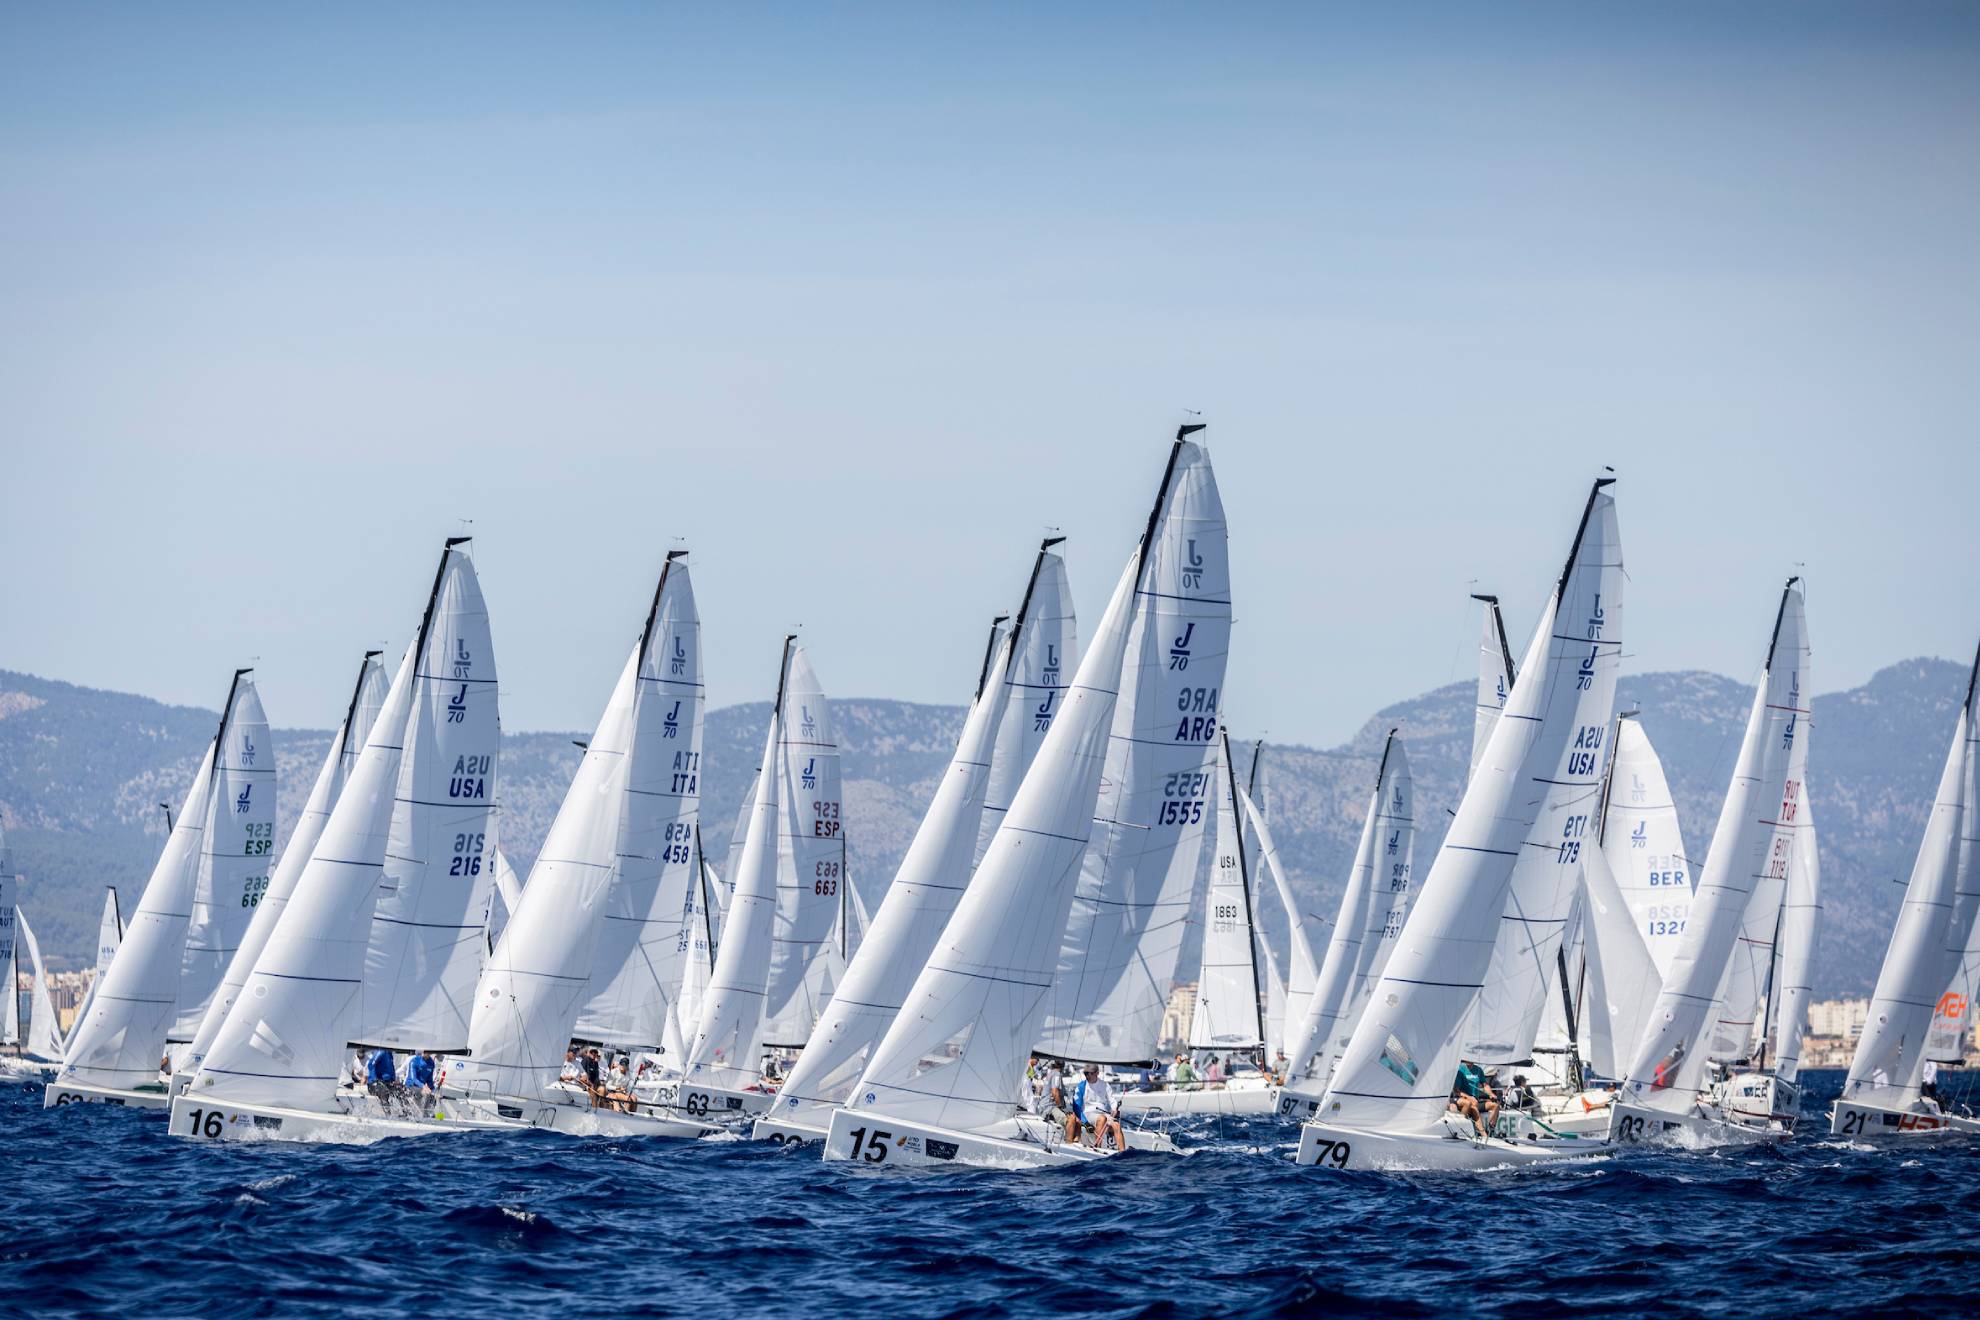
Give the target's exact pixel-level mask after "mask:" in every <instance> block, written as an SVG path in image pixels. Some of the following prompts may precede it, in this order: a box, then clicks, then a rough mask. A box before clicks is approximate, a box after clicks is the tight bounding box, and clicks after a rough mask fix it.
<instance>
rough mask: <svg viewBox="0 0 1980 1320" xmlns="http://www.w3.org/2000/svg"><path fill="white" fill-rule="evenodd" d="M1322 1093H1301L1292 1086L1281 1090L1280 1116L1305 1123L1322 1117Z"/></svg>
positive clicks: (1278, 1110)
mask: <svg viewBox="0 0 1980 1320" xmlns="http://www.w3.org/2000/svg"><path fill="white" fill-rule="evenodd" d="M1322 1094H1323V1093H1322V1092H1320V1091H1300V1090H1295V1089H1294V1088H1293V1087H1290V1086H1282V1087H1280V1088H1279V1104H1278V1109H1277V1112H1278V1115H1279V1117H1280V1118H1289V1119H1292V1120H1293V1121H1294V1122H1298V1123H1304V1122H1307V1121H1308V1120H1309V1119H1315V1118H1318V1117H1320V1098H1321V1095H1322Z"/></svg>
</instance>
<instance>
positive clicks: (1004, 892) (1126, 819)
mask: <svg viewBox="0 0 1980 1320" xmlns="http://www.w3.org/2000/svg"><path fill="white" fill-rule="evenodd" d="M1201 429H1202V427H1201V425H1200V424H1191V425H1187V426H1184V427H1182V428H1181V429H1180V430H1179V431H1178V432H1177V435H1176V440H1175V444H1174V446H1173V447H1172V448H1171V450H1170V452H1169V461H1168V465H1167V466H1166V468H1165V469H1164V471H1163V476H1162V483H1161V486H1160V488H1159V489H1158V490H1157V492H1156V498H1155V504H1154V507H1153V508H1152V509H1151V510H1150V512H1149V516H1148V525H1147V530H1146V531H1145V532H1144V533H1143V536H1142V539H1141V544H1140V546H1139V547H1137V549H1136V550H1135V553H1134V554H1133V555H1132V556H1131V557H1130V559H1129V561H1128V564H1127V568H1126V571H1125V572H1124V573H1123V574H1122V577H1121V580H1120V582H1119V584H1118V585H1117V586H1116V587H1115V590H1114V592H1113V595H1112V598H1111V599H1110V601H1109V603H1108V606H1107V610H1106V613H1105V615H1104V616H1103V617H1102V619H1101V622H1100V626H1099V627H1098V629H1097V630H1096V631H1095V633H1094V636H1093V640H1092V643H1091V644H1090V646H1089V647H1088V649H1087V651H1086V654H1085V655H1084V656H1083V657H1082V658H1081V660H1080V664H1079V668H1078V671H1077V673H1076V674H1075V676H1074V679H1073V683H1072V687H1071V688H1070V689H1069V690H1068V691H1067V693H1066V696H1065V700H1064V702H1063V704H1062V706H1061V707H1060V710H1059V713H1058V715H1057V716H1056V717H1055V718H1054V720H1053V721H1052V726H1051V729H1050V730H1049V731H1048V732H1047V733H1046V735H1045V742H1044V745H1043V746H1042V747H1040V748H1039V750H1038V755H1037V758H1036V760H1035V761H1034V762H1033V763H1032V766H1031V771H1030V773H1029V774H1027V775H1026V776H1025V777H1024V781H1023V783H1022V784H1021V785H1020V786H1019V788H1018V791H1017V794H1016V796H1015V797H1014V799H1013V800H1012V802H1011V806H1010V809H1009V811H1007V812H1006V813H1005V815H1004V818H1003V820H1002V821H1001V822H1000V823H999V825H998V828H997V832H996V834H995V835H994V836H993V837H992V839H991V841H990V847H989V849H988V851H986V852H985V853H984V855H983V861H982V863H981V864H980V865H979V866H978V867H977V870H976V875H975V877H974V878H973V879H972V880H971V882H970V885H969V888H968V889H967V891H965V893H964V894H963V896H962V899H961V901H960V902H959V903H958V904H957V906H956V910H955V913H954V915H953V916H952V917H951V918H950V919H949V922H948V925H947V926H946V927H945V928H944V929H943V931H942V934H941V936H940V937H939V938H938V939H937V941H936V944H935V949H934V952H933V953H932V954H931V955H930V956H929V959H928V962H927V964H926V965H925V966H924V967H923V968H922V969H921V971H920V974H919V975H918V976H917V977H916V979H915V982H914V986H913V988H912V989H911V990H910V991H909V992H908V995H907V997H906V999H905V1000H904V1001H903V1004H902V1007H901V1010H900V1012H899V1013H898V1014H896V1015H895V1018H894V1021H893V1025H892V1026H890V1027H889V1028H888V1030H887V1033H886V1035H885V1036H884V1037H883V1038H882V1039H881V1041H880V1044H879V1045H878V1046H877V1047H876V1048H875V1049H874V1051H873V1054H872V1057H871V1058H870V1059H869V1061H868V1063H867V1065H866V1071H865V1072H864V1074H863V1075H862V1076H861V1078H860V1081H859V1083H858V1085H857V1086H856V1087H855V1088H854V1092H853V1099H852V1101H851V1103H850V1104H848V1105H847V1106H846V1107H843V1108H840V1109H838V1110H835V1111H834V1112H833V1114H832V1118H831V1123H830V1125H829V1130H828V1135H827V1137H826V1140H825V1157H826V1158H827V1159H832V1160H854V1161H858V1162H861V1163H866V1164H879V1163H889V1162H890V1163H899V1164H928V1163H938V1164H939V1163H946V1162H954V1161H960V1162H963V1163H976V1164H990V1165H1006V1166H1021V1165H1038V1164H1051V1163H1059V1162H1063V1161H1067V1160H1082V1159H1098V1158H1104V1156H1102V1155H1101V1154H1100V1153H1099V1152H1098V1151H1094V1150H1090V1149H1088V1148H1086V1147H1085V1146H1083V1145H1074V1144H1066V1143H1064V1142H1063V1140H1062V1138H1063V1132H1058V1133H1054V1132H1053V1131H1052V1130H1050V1129H1049V1128H1048V1127H1047V1125H1045V1124H1043V1123H1042V1121H1037V1120H1032V1121H1029V1122H1027V1121H1026V1119H1025V1118H1023V1117H1021V1116H1020V1114H1019V1103H1018V1100H1019V1094H1020V1088H1021V1086H1022V1084H1023V1079H1024V1072H1025V1065H1026V1060H1027V1058H1028V1057H1029V1055H1030V1053H1031V1051H1032V1050H1033V1048H1034V1047H1035V1046H1036V1045H1037V1044H1038V1042H1039V1040H1040V1037H1041V1030H1042V1029H1043V1028H1044V1025H1045V1016H1046V1010H1047V1007H1048V999H1049V998H1050V997H1051V995H1052V993H1053V989H1054V986H1055V984H1056V983H1058V982H1059V981H1060V979H1061V978H1062V977H1065V976H1067V975H1069V974H1070V975H1077V973H1076V972H1072V971H1071V970H1070V969H1069V968H1068V967H1067V966H1066V962H1067V958H1066V957H1065V956H1064V955H1065V954H1067V953H1074V954H1076V953H1077V951H1076V950H1070V949H1069V947H1068V945H1067V940H1066V937H1067V934H1068V930H1069V925H1070V923H1069V917H1070V915H1071V913H1072V910H1073V905H1074V891H1075V889H1076V888H1079V887H1080V886H1081V859H1082V858H1083V857H1084V856H1086V854H1087V851H1088V841H1089V838H1093V839H1094V840H1095V842H1096V843H1097V845H1098V846H1099V847H1101V848H1102V849H1105V848H1108V847H1110V846H1112V845H1114V844H1119V845H1120V851H1119V853H1118V854H1117V856H1118V858H1119V859H1120V860H1121V861H1124V862H1129V863H1137V862H1141V861H1144V860H1145V861H1146V862H1147V863H1149V870H1148V872H1147V874H1145V875H1144V879H1146V880H1148V881H1149V883H1148V886H1147V893H1146V896H1149V897H1154V898H1156V899H1157V905H1159V904H1160V894H1159V892H1158V891H1160V890H1161V889H1164V888H1165V887H1166V877H1161V876H1159V874H1158V873H1159V872H1162V871H1165V870H1166V868H1167V865H1168V862H1169V859H1171V858H1174V857H1176V856H1177V855H1178V854H1179V853H1180V852H1182V851H1184V850H1183V849H1182V848H1181V846H1180V845H1181V844H1182V842H1183V839H1184V837H1185V836H1186V835H1188V836H1191V837H1194V838H1195V839H1196V840H1198V841H1200V840H1201V837H1202V820H1203V816H1204V814H1205V813H1204V809H1203V808H1204V798H1205V797H1206V796H1207V794H1208V792H1209V790H1210V787H1211V782H1210V781H1211V773H1210V770H1209V761H1210V758H1211V757H1213V756H1214V751H1215V747H1214V744H1215V737H1216V731H1217V725H1218V720H1217V715H1218V706H1219V698H1220V695H1221V694H1220V691H1219V689H1220V687H1221V683H1222V652H1223V650H1224V643H1225V637H1226V636H1227V633H1228V626H1229V619H1230V592H1229V577H1228V567H1227V562H1226V548H1225V535H1224V516H1223V508H1222V504H1221V501H1220V500H1219V499H1218V496H1217V487H1216V480H1215V477H1214V476H1213V474H1212V472H1211V470H1210V461H1209V457H1208V455H1207V454H1205V452H1204V451H1203V449H1202V448H1201V447H1200V446H1199V445H1198V444H1197V443H1195V442H1194V441H1192V440H1190V439H1189V437H1190V436H1191V435H1192V434H1194V433H1196V432H1197V431H1200V430H1201ZM1213 656H1214V658H1212V657H1213ZM1199 661H1200V662H1201V667H1199ZM1165 673H1166V674H1172V675H1174V678H1173V679H1165V678H1163V675H1164V674H1165ZM1213 677H1214V681H1212V679H1213ZM1158 690H1160V691H1163V692H1165V693H1166V699H1164V700H1157V699H1156V693H1157V691H1158ZM1117 693H1124V694H1127V695H1124V696H1122V697H1121V699H1120V700H1119V701H1118V702H1117V700H1116V694H1117ZM1137 694H1138V695H1139V697H1140V698H1141V699H1140V700H1136V701H1130V700H1128V697H1129V696H1133V695H1137ZM1123 712H1125V713H1126V718H1125V719H1123V718H1119V717H1120V716H1122V713H1123ZM1137 740H1143V741H1142V742H1141V743H1140V745H1139V748H1138V749H1136V750H1132V751H1131V745H1133V744H1135V743H1136V741H1137ZM1182 762H1187V763H1188V764H1189V765H1191V766H1197V767H1201V768H1200V769H1184V768H1183V766H1182V764H1181V763H1182ZM1155 765H1160V766H1164V767H1166V768H1167V772H1166V773H1164V774H1163V775H1160V776H1157V777H1156V778H1155V779H1154V780H1153V781H1152V782H1150V781H1149V779H1148V772H1149V770H1150V769H1152V767H1153V766H1155ZM1103 772H1104V774H1105V778H1106V781H1107V782H1106V785H1105V787H1104V788H1103ZM1096 817H1097V818H1098V819H1097V820H1096ZM1130 821H1131V822H1133V833H1134V834H1135V836H1136V837H1135V838H1134V839H1133V840H1131V841H1126V840H1124V839H1123V838H1122V837H1121V835H1122V831H1124V830H1125V829H1126V828H1127V827H1128V825H1129V823H1130ZM1157 862H1159V863H1160V865H1156V863H1157ZM1129 869H1130V870H1132V871H1136V872H1137V873H1139V872H1140V870H1141V868H1140V867H1139V866H1136V865H1131V866H1130V867H1129ZM1089 878H1091V877H1089ZM1103 878H1104V877H1103ZM1158 879H1161V880H1162V881H1163V883H1162V884H1157V883H1156V881H1157V880H1158ZM1186 888H1187V886H1186V885H1185V891H1186ZM1108 892H1113V891H1112V890H1111V889H1098V890H1092V891H1090V892H1089V895H1088V898H1087V904H1086V916H1085V919H1084V921H1083V923H1082V924H1081V926H1080V927H1079V929H1084V930H1087V931H1089V932H1093V937H1094V938H1096V939H1102V940H1105V941H1106V943H1107V949H1106V950H1105V951H1102V952H1101V953H1100V955H1099V956H1098V957H1097V958H1096V959H1095V960H1094V963H1093V969H1094V970H1096V971H1100V970H1106V969H1107V968H1108V967H1109V966H1110V965H1111V964H1112V963H1113V961H1114V959H1115V957H1116V956H1117V955H1118V954H1121V953H1125V952H1126V951H1127V950H1126V948H1125V946H1123V945H1121V944H1120V943H1119V942H1118V941H1117V940H1116V939H1115V938H1113V936H1114V935H1117V934H1119V933H1122V931H1123V926H1122V925H1121V923H1119V922H1115V923H1114V924H1113V926H1112V930H1111V932H1103V931H1102V929H1101V927H1102V924H1103V923H1100V922H1099V921H1098V920H1097V900H1099V899H1100V898H1101V897H1102V895H1103V893H1108ZM1186 897H1187V894H1186V892H1185V899H1186ZM1152 915H1153V912H1152V906H1151V908H1144V909H1143V910H1142V911H1141V912H1140V914H1139V916H1138V917H1137V918H1136V921H1137V922H1140V921H1145V920H1147V919H1148V918H1149V917H1151V916H1152ZM1156 970H1159V969H1156ZM1090 985H1091V986H1092V987H1093V988H1096V989H1097V988H1098V982H1097V981H1094V982H1091V983H1090ZM1124 1007H1128V1008H1132V1009H1133V1010H1134V1016H1137V1017H1138V1016H1139V1011H1140V1010H1139V1006H1138V1004H1124ZM1159 1025H1160V1023H1159V1013H1158V1014H1157V1021H1156V1022H1155V1023H1154V1024H1153V1025H1152V1026H1150V1027H1149V1028H1148V1030H1149V1032H1150V1033H1151V1034H1152V1032H1153V1031H1154V1030H1157V1029H1159ZM1101 1026H1105V1027H1108V1028H1110V1030H1109V1032H1108V1033H1107V1035H1106V1036H1103V1035H1102V1034H1101V1032H1100V1031H1099V1030H1098V1028H1099V1027H1101ZM1115 1026H1119V1027H1121V1028H1128V1027H1133V1028H1134V1029H1135V1037H1129V1036H1128V1035H1127V1034H1126V1032H1125V1031H1123V1032H1122V1033H1120V1034H1115V1033H1113V1032H1112V1031H1111V1028H1112V1027H1115ZM1068 1027H1070V1028H1072V1029H1074V1030H1077V1031H1078V1032H1080V1033H1081V1034H1082V1035H1083V1036H1084V1037H1085V1038H1087V1039H1090V1040H1092V1041H1093V1042H1094V1043H1095V1044H1097V1045H1101V1046H1104V1047H1106V1048H1109V1049H1111V1048H1113V1047H1114V1046H1124V1045H1128V1044H1136V1043H1138V1036H1139V1034H1140V1030H1141V1028H1140V1024H1139V1023H1136V1022H1130V1021H1129V1019H1128V1017H1125V1016H1123V1017H1120V1018H1118V1019H1115V1020H1114V1021H1112V1022H1109V1023H1104V1024H1091V1025H1090V1026H1080V1025H1078V1024H1070V1023H1069V1024H1068ZM1089 1032H1090V1033H1091V1034H1090V1035H1088V1034H1087V1033H1089ZM1110 1039H1111V1041H1112V1042H1113V1044H1112V1045H1109V1044H1108V1041H1109V1040H1110ZM1144 1048H1145V1047H1144ZM1067 1052H1068V1053H1071V1052H1072V1051H1067ZM1143 1057H1145V1054H1144V1056H1143Z"/></svg>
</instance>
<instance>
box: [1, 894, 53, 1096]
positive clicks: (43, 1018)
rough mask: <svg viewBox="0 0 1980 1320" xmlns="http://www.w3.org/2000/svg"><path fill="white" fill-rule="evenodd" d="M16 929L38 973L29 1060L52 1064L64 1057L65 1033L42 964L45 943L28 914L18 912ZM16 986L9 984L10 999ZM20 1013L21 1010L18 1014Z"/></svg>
mask: <svg viewBox="0 0 1980 1320" xmlns="http://www.w3.org/2000/svg"><path fill="white" fill-rule="evenodd" d="M14 929H15V932H16V933H17V935H18V936H19V938H20V942H21V943H22V944H24V945H26V946H27V954H28V966H29V967H31V968H32V969H33V971H34V984H33V985H32V986H30V987H29V990H28V1030H27V1052H28V1055H29V1057H31V1058H36V1059H44V1060H48V1061H50V1062H52V1061H54V1060H56V1059H59V1058H61V1057H62V1029H61V1027H60V1026H59V1025H58V1024H57V1023H56V1021H55V998H54V996H53V995H51V994H49V993H48V969H47V968H46V967H44V966H42V962H41V941H40V940H37V939H36V938H35V937H34V928H33V927H32V926H29V925H28V919H27V913H26V911H24V910H23V909H21V908H18V907H17V908H15V909H14ZM14 986H15V983H14V982H13V981H9V982H7V995H8V997H9V998H12V997H13V996H14V994H15V990H14ZM16 1011H18V1010H16Z"/></svg>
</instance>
